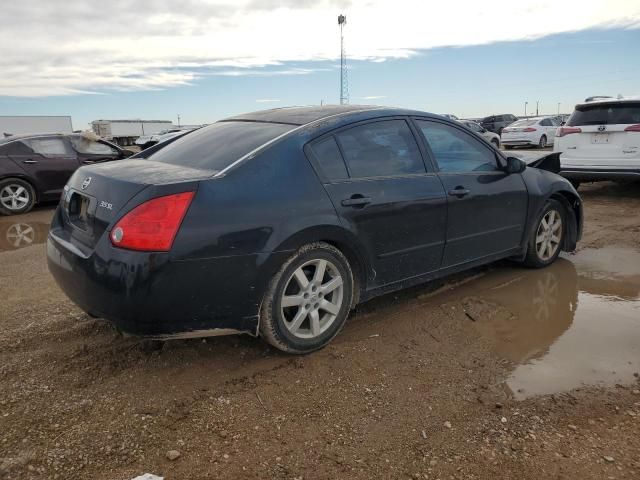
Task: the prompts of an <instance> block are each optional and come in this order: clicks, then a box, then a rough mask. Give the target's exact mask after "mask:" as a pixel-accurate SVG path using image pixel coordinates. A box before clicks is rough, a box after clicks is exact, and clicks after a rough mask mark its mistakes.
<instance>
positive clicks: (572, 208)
mask: <svg viewBox="0 0 640 480" xmlns="http://www.w3.org/2000/svg"><path fill="white" fill-rule="evenodd" d="M549 198H551V199H554V200H557V201H559V202H560V203H561V204H562V205H563V206H564V208H565V211H566V214H567V216H568V217H569V218H570V219H571V220H572V221H571V222H569V223H568V225H567V230H566V235H565V238H564V242H563V246H562V250H564V251H565V252H572V251H573V250H575V249H576V246H577V244H578V240H580V237H581V236H582V221H583V220H582V202H581V200H580V197H579V196H578V195H576V194H575V193H573V192H570V191H568V190H556V191H555V192H553V193H552V194H551V195H549Z"/></svg>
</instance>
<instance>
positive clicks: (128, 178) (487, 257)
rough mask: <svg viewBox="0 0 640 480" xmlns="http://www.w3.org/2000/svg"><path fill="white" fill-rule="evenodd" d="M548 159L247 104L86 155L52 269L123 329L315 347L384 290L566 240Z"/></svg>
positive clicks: (530, 257) (548, 255)
mask: <svg viewBox="0 0 640 480" xmlns="http://www.w3.org/2000/svg"><path fill="white" fill-rule="evenodd" d="M551 163H552V164H553V163H557V162H551ZM544 168H545V165H544V162H543V164H540V165H538V168H532V167H527V166H526V164H525V163H524V162H522V161H521V160H519V159H517V158H505V157H504V156H503V155H502V153H501V152H499V151H497V150H496V149H495V148H493V147H492V146H491V145H490V144H489V143H487V142H486V141H484V140H483V139H481V138H479V137H478V136H477V135H474V134H473V133H472V132H470V131H469V130H467V129H466V128H465V127H463V126H461V125H460V124H458V123H457V122H454V121H450V120H447V119H444V118H443V117H440V116H437V115H431V114H428V113H423V112H418V111H409V110H401V109H392V108H380V107H363V106H325V107H301V108H297V107H296V108H284V109H276V110H268V111H261V112H256V113H250V114H245V115H240V116H237V117H233V118H229V119H226V120H223V121H220V122H217V123H215V124H212V125H210V126H208V127H205V128H202V129H200V130H198V131H196V132H193V133H191V134H190V135H187V136H185V137H184V138H181V139H179V140H177V141H175V142H173V143H171V144H170V145H167V146H166V147H165V148H163V149H161V150H159V151H157V152H156V153H154V154H153V155H151V156H150V157H149V158H148V159H140V160H135V159H129V160H125V161H122V162H116V163H107V164H103V165H92V166H85V167H82V168H80V169H79V170H78V171H77V172H76V173H75V174H74V175H73V177H72V178H71V179H70V181H69V183H68V184H67V186H66V187H65V193H64V194H63V198H62V199H61V201H60V205H59V207H58V209H57V211H56V214H55V217H54V220H53V224H52V226H51V231H50V234H49V238H48V242H47V251H48V258H49V268H50V270H51V272H52V274H53V276H54V277H55V279H56V280H57V282H58V284H59V285H60V286H61V288H62V289H63V290H64V291H65V292H66V293H67V295H69V297H70V298H71V299H72V300H73V301H74V302H76V303H77V304H78V305H79V306H80V307H81V308H83V309H84V310H85V311H86V312H88V313H89V314H91V315H93V316H99V317H103V318H106V319H108V320H110V321H112V322H113V323H114V324H116V326H117V327H118V328H119V329H121V330H123V331H125V332H128V333H132V334H138V335H144V336H151V337H155V338H185V337H197V336H208V335H220V334H228V333H249V334H251V335H256V336H257V335H260V336H262V337H263V338H264V339H265V340H267V341H268V342H269V343H270V344H272V345H273V346H275V347H277V348H279V349H282V350H284V351H287V352H292V353H304V352H310V351H313V350H316V349H318V348H320V347H322V346H324V345H326V344H327V343H328V342H329V341H330V340H331V339H332V338H333V337H334V336H335V335H336V334H337V333H338V332H339V331H340V329H341V328H342V326H343V325H344V323H345V321H346V318H347V316H348V313H349V311H350V310H351V308H353V306H354V305H356V304H357V303H359V302H363V301H365V300H367V299H370V298H372V297H374V296H376V295H380V294H382V293H385V292H389V291H393V290H397V289H400V288H404V287H407V286H410V285H415V284H418V283H421V282H425V281H429V280H431V279H434V278H437V277H442V276H445V275H449V274H452V273H454V272H458V271H461V270H465V269H469V268H471V267H474V266H477V265H481V264H486V263H488V262H493V261H496V260H499V259H502V258H512V259H514V260H517V261H521V262H523V263H524V264H526V265H529V266H532V267H544V266H546V265H549V264H550V263H552V262H553V261H554V260H555V259H556V258H557V256H558V254H559V253H560V251H561V250H573V249H574V248H575V246H576V242H577V241H578V240H579V239H580V236H581V231H582V206H581V205H582V204H581V201H580V197H579V196H578V194H577V193H576V191H575V190H574V188H573V187H572V186H571V184H570V183H569V182H568V181H567V180H565V179H563V178H562V177H560V176H558V175H556V174H554V173H552V172H550V171H548V170H545V169H544Z"/></svg>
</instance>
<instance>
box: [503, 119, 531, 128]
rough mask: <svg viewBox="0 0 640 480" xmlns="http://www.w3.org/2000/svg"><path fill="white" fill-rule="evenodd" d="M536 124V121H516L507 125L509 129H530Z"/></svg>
mask: <svg viewBox="0 0 640 480" xmlns="http://www.w3.org/2000/svg"><path fill="white" fill-rule="evenodd" d="M536 123H538V120H518V121H517V122H515V123H512V124H511V125H509V126H510V127H530V126H531V125H535V124H536Z"/></svg>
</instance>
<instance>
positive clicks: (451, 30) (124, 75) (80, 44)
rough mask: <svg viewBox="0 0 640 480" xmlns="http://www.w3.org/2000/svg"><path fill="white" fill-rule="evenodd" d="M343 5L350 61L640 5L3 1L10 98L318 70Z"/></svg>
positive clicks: (621, 23) (506, 35)
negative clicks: (312, 64)
mask: <svg viewBox="0 0 640 480" xmlns="http://www.w3.org/2000/svg"><path fill="white" fill-rule="evenodd" d="M107 7H108V8H107ZM550 12H552V14H551V13H550ZM338 13H345V14H346V15H347V21H348V23H347V27H346V30H345V33H346V40H345V41H346V47H347V51H348V54H349V58H350V59H358V60H366V61H373V62H383V61H385V60H388V59H394V58H407V57H411V56H413V55H416V54H417V53H418V52H421V51H423V50H425V49H430V48H436V47H442V46H466V45H479V44H486V43H491V42H498V41H506V40H521V39H534V38H539V37H542V36H545V35H550V34H554V33H561V32H569V31H576V30H582V29H586V28H594V27H602V28H605V27H607V28H610V27H624V28H640V3H638V2H631V1H629V0H609V1H607V2H603V1H602V0H582V1H581V2H580V4H579V7H578V6H576V4H575V3H574V2H558V1H557V0H536V1H534V0H527V1H525V0H522V1H519V2H515V1H513V0H497V1H495V2H493V3H492V4H488V3H487V2H478V1H477V0H460V1H457V2H437V3H434V2H425V1H424V0H396V1H394V2H390V1H385V0H351V1H345V0H110V1H109V2H108V3H105V4H104V8H102V7H101V8H98V7H97V6H96V3H95V2H87V1H86V0H65V1H64V2H59V1H51V0H28V1H20V2H4V4H3V5H2V18H3V22H2V28H1V29H0V72H2V73H1V75H0V96H52V95H77V94H85V93H108V92H110V91H122V90H126V91H130V90H134V91H135V90H154V89H164V88H171V87H176V86H181V85H191V84H193V83H195V82H197V81H198V80H199V79H200V78H202V77H204V76H209V75H225V76H240V75H264V76H267V75H308V74H312V73H314V72H316V71H318V70H319V69H315V68H297V67H293V66H292V65H296V64H298V65H299V64H300V62H313V61H335V60H336V59H337V57H338V56H339V52H340V45H339V42H340V40H339V36H338V25H337V15H338ZM306 65H308V64H306Z"/></svg>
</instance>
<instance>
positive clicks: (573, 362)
mask: <svg viewBox="0 0 640 480" xmlns="http://www.w3.org/2000/svg"><path fill="white" fill-rule="evenodd" d="M456 293H457V295H463V297H464V300H463V305H464V308H465V311H466V313H467V315H468V316H469V317H470V318H471V319H473V320H475V321H474V322H473V323H472V325H473V326H474V327H475V328H477V329H478V330H479V331H480V333H481V334H482V335H483V336H485V337H488V338H490V339H492V340H493V341H494V342H495V349H496V351H497V353H498V354H499V355H501V356H503V357H505V358H507V359H509V360H511V361H513V362H514V363H517V364H518V366H517V367H516V368H515V370H514V371H513V372H512V374H511V375H510V377H509V378H508V379H507V386H508V387H509V389H510V390H511V391H512V392H513V395H514V396H515V398H517V399H523V398H526V397H529V396H532V395H540V394H548V393H555V392H562V391H568V390H571V389H574V388H578V387H580V386H584V385H614V384H616V383H631V382H633V381H635V378H634V373H637V372H640V253H639V252H635V251H633V250H627V249H620V248H604V249H597V250H595V249H593V250H592V249H587V250H583V251H581V252H579V253H578V254H576V255H569V256H567V257H566V258H564V259H559V260H558V261H557V262H556V263H555V264H554V265H552V266H551V267H548V268H545V269H542V270H515V271H514V270H509V269H506V270H501V271H496V272H492V273H490V274H488V275H487V276H485V277H484V278H482V279H480V280H478V281H476V282H472V283H471V284H469V285H467V286H465V287H462V288H460V289H456ZM458 298H459V297H458Z"/></svg>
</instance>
